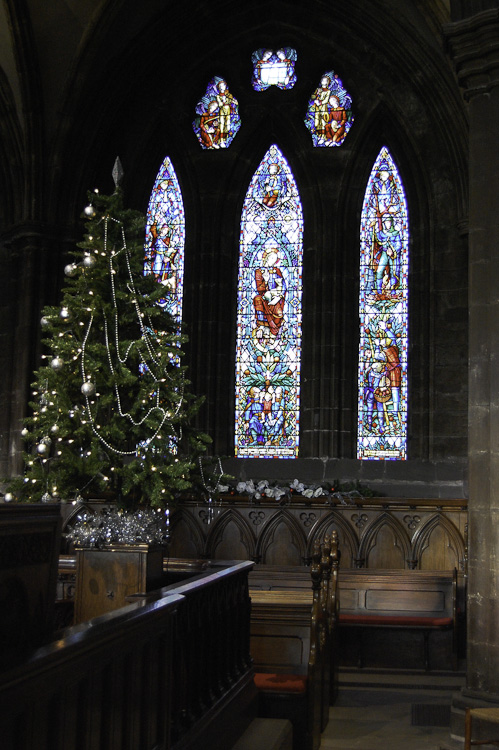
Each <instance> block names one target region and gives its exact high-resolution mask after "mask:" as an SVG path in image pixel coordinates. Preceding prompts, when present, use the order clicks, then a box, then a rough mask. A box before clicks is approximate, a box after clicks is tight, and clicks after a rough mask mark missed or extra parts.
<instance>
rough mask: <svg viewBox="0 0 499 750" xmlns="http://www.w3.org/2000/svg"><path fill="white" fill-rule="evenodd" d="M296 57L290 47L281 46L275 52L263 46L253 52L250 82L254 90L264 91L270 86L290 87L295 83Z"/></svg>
mask: <svg viewBox="0 0 499 750" xmlns="http://www.w3.org/2000/svg"><path fill="white" fill-rule="evenodd" d="M296 57H297V56H296V50H294V49H292V48H291V47H281V49H278V50H277V52H274V51H273V50H271V49H265V48H264V49H258V50H256V52H253V54H252V56H251V61H252V63H253V78H252V79H251V83H252V85H253V88H254V89H255V91H265V90H266V89H268V88H269V87H270V86H277V87H278V88H280V89H292V88H293V86H294V85H295V83H296V73H295V62H296Z"/></svg>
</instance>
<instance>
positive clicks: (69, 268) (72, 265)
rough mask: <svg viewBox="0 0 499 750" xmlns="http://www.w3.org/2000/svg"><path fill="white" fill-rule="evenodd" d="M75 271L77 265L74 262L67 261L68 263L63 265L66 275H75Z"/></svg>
mask: <svg viewBox="0 0 499 750" xmlns="http://www.w3.org/2000/svg"><path fill="white" fill-rule="evenodd" d="M77 271H78V266H77V265H76V263H68V265H67V266H65V267H64V273H65V274H66V276H75V275H76V272H77Z"/></svg>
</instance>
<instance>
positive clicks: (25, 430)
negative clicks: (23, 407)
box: [21, 427, 29, 438]
mask: <svg viewBox="0 0 499 750" xmlns="http://www.w3.org/2000/svg"><path fill="white" fill-rule="evenodd" d="M28 435H29V430H28V429H27V428H26V427H23V428H22V430H21V437H23V438H25V437H28Z"/></svg>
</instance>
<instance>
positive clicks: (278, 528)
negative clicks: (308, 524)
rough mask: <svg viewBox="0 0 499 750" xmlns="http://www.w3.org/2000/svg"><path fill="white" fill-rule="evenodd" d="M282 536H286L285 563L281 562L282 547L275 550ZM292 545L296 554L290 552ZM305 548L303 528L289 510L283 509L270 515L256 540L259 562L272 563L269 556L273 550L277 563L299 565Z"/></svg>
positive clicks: (303, 556) (282, 538)
mask: <svg viewBox="0 0 499 750" xmlns="http://www.w3.org/2000/svg"><path fill="white" fill-rule="evenodd" d="M284 537H287V539H286V540H285V541H286V552H287V554H288V557H287V560H286V562H285V563H283V562H281V561H282V559H283V558H282V548H281V549H280V550H279V551H277V549H278V547H279V544H280V542H282V541H283V540H284ZM293 547H294V549H295V550H296V554H291V553H290V550H291V548H293ZM273 548H274V549H273ZM305 548H306V539H305V533H304V531H303V528H302V527H301V526H300V524H299V522H298V521H297V520H296V518H295V517H294V516H293V515H292V514H291V513H289V511H287V510H285V509H283V510H279V511H277V512H276V513H275V514H274V515H273V516H272V518H271V519H270V520H269V521H268V522H267V524H266V526H265V528H264V530H263V531H262V533H261V535H260V537H259V539H258V541H257V549H256V554H257V560H258V562H261V563H269V564H272V562H273V560H272V559H271V558H272V556H273V554H274V552H275V561H276V562H277V561H278V562H279V564H285V565H301V564H302V563H303V560H304V558H305V554H306V553H305Z"/></svg>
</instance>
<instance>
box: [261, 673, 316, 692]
mask: <svg viewBox="0 0 499 750" xmlns="http://www.w3.org/2000/svg"><path fill="white" fill-rule="evenodd" d="M255 685H256V686H257V688H258V690H273V691H274V692H277V693H306V692H307V678H306V676H305V675H301V674H266V673H265V672H255Z"/></svg>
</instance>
